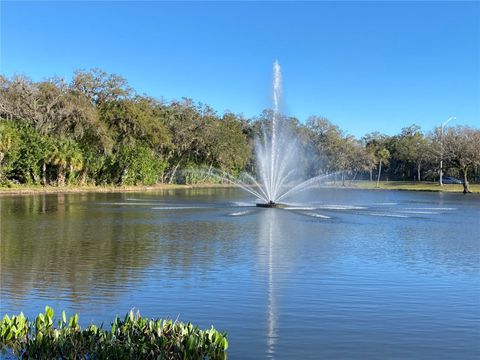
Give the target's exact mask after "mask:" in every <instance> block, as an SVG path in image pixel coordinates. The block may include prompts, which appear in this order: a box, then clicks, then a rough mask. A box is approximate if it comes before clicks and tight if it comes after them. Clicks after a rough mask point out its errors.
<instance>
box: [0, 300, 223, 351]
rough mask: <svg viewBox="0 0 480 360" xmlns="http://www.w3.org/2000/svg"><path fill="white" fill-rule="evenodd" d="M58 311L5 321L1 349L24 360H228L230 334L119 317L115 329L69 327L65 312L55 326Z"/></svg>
mask: <svg viewBox="0 0 480 360" xmlns="http://www.w3.org/2000/svg"><path fill="white" fill-rule="evenodd" d="M53 316H54V311H53V309H52V308H50V307H48V306H47V307H46V308H45V313H44V314H42V313H41V314H39V315H38V316H37V317H36V318H35V321H33V322H31V321H29V320H28V319H27V318H26V317H25V316H24V315H23V313H20V314H19V315H16V316H12V317H11V318H10V317H9V316H8V315H5V317H4V318H3V319H2V320H1V322H0V349H1V350H2V353H3V354H4V355H5V354H6V353H8V354H9V355H10V356H12V357H17V358H20V359H24V358H33V359H206V358H208V359H225V358H226V350H227V348H228V341H227V339H226V334H225V333H219V332H218V331H217V330H215V329H214V328H213V327H212V328H211V329H209V330H200V329H199V328H198V327H196V326H193V325H192V324H190V323H187V324H184V323H181V322H176V321H175V322H174V321H172V320H160V319H157V320H153V319H148V318H144V317H141V316H140V315H139V314H138V313H137V314H136V315H134V313H133V311H130V312H129V313H128V314H127V315H126V316H125V318H124V319H123V320H122V319H120V318H118V317H117V318H115V320H114V321H113V322H112V324H111V329H110V330H105V329H103V328H102V327H97V326H95V325H90V326H88V327H87V328H85V329H83V330H82V328H81V327H80V326H79V325H78V315H77V314H75V315H73V316H72V317H71V318H70V319H69V320H68V322H67V317H66V315H65V312H62V318H61V319H60V320H58V321H57V325H56V326H55V325H54V324H55V321H54V318H53Z"/></svg>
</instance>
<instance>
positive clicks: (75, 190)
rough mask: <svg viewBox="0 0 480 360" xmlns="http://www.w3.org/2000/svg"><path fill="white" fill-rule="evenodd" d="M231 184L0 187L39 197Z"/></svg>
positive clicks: (3, 192) (1, 193) (5, 192)
mask: <svg viewBox="0 0 480 360" xmlns="http://www.w3.org/2000/svg"><path fill="white" fill-rule="evenodd" d="M231 187H234V185H230V184H195V185H181V184H156V185H131V186H114V185H110V186H97V185H85V186H80V185H73V186H68V185H67V186H63V187H58V186H52V185H48V186H42V185H16V186H14V187H10V188H9V187H0V196H6V195H39V194H83V193H128V192H150V191H164V190H181V189H201V188H205V189H207V188H231Z"/></svg>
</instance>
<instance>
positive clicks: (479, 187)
mask: <svg viewBox="0 0 480 360" xmlns="http://www.w3.org/2000/svg"><path fill="white" fill-rule="evenodd" d="M234 187H236V186H235V185H232V184H215V183H207V184H194V185H180V184H157V185H149V186H147V185H133V186H113V185H111V186H95V185H85V186H78V185H74V186H64V187H58V186H50V185H49V186H42V185H16V186H13V187H0V196H6V195H38V194H81V193H127V192H153V191H164V190H182V189H207V188H234ZM327 187H329V188H334V189H352V190H394V191H419V192H444V193H462V192H463V186H462V185H461V184H445V185H443V187H440V186H439V185H438V183H431V182H422V183H415V182H405V181H382V182H380V185H379V187H377V183H376V182H375V181H373V182H370V181H363V180H361V181H355V182H353V183H352V182H349V181H347V182H346V183H345V186H342V185H340V184H339V185H337V186H327ZM470 189H471V191H472V193H473V194H479V193H480V184H470Z"/></svg>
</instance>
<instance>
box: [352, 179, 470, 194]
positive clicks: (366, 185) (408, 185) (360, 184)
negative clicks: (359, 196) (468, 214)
mask: <svg viewBox="0 0 480 360" xmlns="http://www.w3.org/2000/svg"><path fill="white" fill-rule="evenodd" d="M346 186H347V187H351V188H356V189H384V190H411V191H443V192H463V185H461V184H444V185H443V186H440V185H439V184H438V183H433V182H424V181H422V182H409V181H380V183H379V184H378V187H377V182H376V181H354V182H353V183H351V182H346ZM470 190H471V191H472V192H474V193H480V184H470Z"/></svg>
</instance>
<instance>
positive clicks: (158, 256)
mask: <svg viewBox="0 0 480 360" xmlns="http://www.w3.org/2000/svg"><path fill="white" fill-rule="evenodd" d="M312 199H315V200H316V201H317V203H318V204H320V206H319V209H318V210H305V209H304V210H300V208H301V207H298V208H297V210H288V211H287V210H282V209H258V208H255V207H248V206H246V205H248V203H247V201H248V199H246V198H245V197H243V194H242V193H239V192H236V191H234V190H231V189H220V190H218V189H207V190H205V191H203V190H198V189H195V190H189V191H187V192H181V191H169V192H161V193H157V194H152V193H145V194H81V195H80V194H69V195H62V194H58V195H39V196H27V197H3V198H2V197H0V215H1V223H0V236H1V239H0V240H1V241H0V286H1V289H0V290H1V294H0V295H1V296H0V313H1V314H0V315H2V314H3V313H5V312H9V313H10V312H18V311H20V310H27V311H28V310H31V311H32V312H33V311H35V312H36V311H37V310H40V309H41V307H43V306H44V305H45V304H51V305H53V306H54V307H56V308H60V307H65V308H67V310H68V311H79V312H80V313H81V314H82V315H83V317H84V319H85V321H90V320H92V319H93V320H94V321H96V322H101V321H108V320H109V319H110V318H111V317H112V316H114V315H115V314H116V313H120V314H121V313H122V312H123V311H126V310H128V309H129V308H130V307H131V306H136V307H140V308H141V310H142V313H143V314H145V315H150V316H163V317H165V316H172V317H176V315H177V314H181V316H182V320H192V321H194V322H196V323H198V324H199V325H201V326H205V327H208V326H210V325H211V324H214V325H215V326H216V327H218V328H220V329H225V330H227V331H228V332H229V335H230V336H231V349H230V350H229V355H231V357H232V358H265V357H266V356H267V357H270V358H276V359H277V358H302V359H306V358H311V359H315V358H319V357H324V358H334V357H344V358H348V357H351V355H352V354H353V353H357V352H358V355H359V357H365V358H375V357H376V356H377V355H378V353H379V352H382V354H383V353H385V357H390V358H411V357H418V356H421V355H425V354H426V355H427V356H426V357H437V358H438V357H439V355H440V357H442V356H443V357H450V358H455V357H456V355H458V354H460V355H461V356H457V357H462V358H468V357H469V355H472V354H473V353H474V352H475V349H478V346H477V347H475V345H476V344H478V336H480V333H479V331H478V321H479V319H480V315H479V306H478V304H480V296H479V293H478V287H479V286H480V283H479V280H478V279H479V278H478V274H479V272H480V270H479V269H480V261H479V258H478V256H479V255H478V254H479V253H480V238H479V232H478V225H479V214H480V212H479V210H480V206H479V202H478V197H477V198H474V197H473V198H472V197H468V198H465V197H461V196H445V195H441V196H440V195H438V196H437V195H436V194H428V195H425V194H404V193H399V192H396V193H392V192H375V193H373V192H362V191H360V192H349V191H342V192H334V191H326V192H322V193H312V194H310V199H306V200H305V203H307V201H312ZM299 202H300V201H299ZM346 205H348V206H346ZM445 209H448V210H445ZM451 209H453V210H451ZM406 210H408V211H415V212H417V213H408V217H406V218H395V217H387V216H371V215H372V213H373V214H382V215H388V214H392V213H395V214H398V213H401V211H406ZM425 212H431V213H428V214H426V213H425ZM315 213H318V214H321V215H325V217H315V216H312V214H315ZM52 302H53V303H52ZM59 302H60V304H59ZM90 305H93V306H90ZM30 315H31V314H30ZM87 316H88V317H87ZM372 339H374V340H372ZM375 341H378V342H375ZM387 345H388V349H387V348H386V346H387ZM446 346H447V347H446ZM460 346H461V348H460V349H459V347H460ZM472 349H474V350H472ZM477 353H478V351H477ZM419 354H420V355H419ZM342 355H343V356H342ZM349 355H350V356H349ZM390 355H391V356H390ZM417 355H418V356H417ZM435 355H436V356H435Z"/></svg>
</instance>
